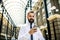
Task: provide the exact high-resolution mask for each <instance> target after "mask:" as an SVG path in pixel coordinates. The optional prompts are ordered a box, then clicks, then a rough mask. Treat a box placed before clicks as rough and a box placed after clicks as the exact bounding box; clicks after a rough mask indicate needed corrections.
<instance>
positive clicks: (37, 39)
mask: <svg viewBox="0 0 60 40" xmlns="http://www.w3.org/2000/svg"><path fill="white" fill-rule="evenodd" d="M33 26H34V23H33V24H32V27H33ZM29 31H30V23H26V24H24V25H23V26H21V28H20V31H19V35H18V40H31V35H30V34H29V33H28V32H29ZM33 40H45V39H44V37H43V35H42V33H41V31H40V30H39V28H37V32H35V33H34V34H33Z"/></svg>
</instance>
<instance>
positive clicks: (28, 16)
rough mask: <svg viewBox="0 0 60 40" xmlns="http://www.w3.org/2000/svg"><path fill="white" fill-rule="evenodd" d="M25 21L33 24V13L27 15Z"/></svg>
mask: <svg viewBox="0 0 60 40" xmlns="http://www.w3.org/2000/svg"><path fill="white" fill-rule="evenodd" d="M27 19H28V21H29V22H30V23H33V22H34V13H29V14H28V15H27Z"/></svg>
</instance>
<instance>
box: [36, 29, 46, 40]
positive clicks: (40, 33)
mask: <svg viewBox="0 0 60 40" xmlns="http://www.w3.org/2000/svg"><path fill="white" fill-rule="evenodd" d="M37 30H38V38H39V40H45V39H44V37H43V35H42V32H41V31H40V29H39V28H37Z"/></svg>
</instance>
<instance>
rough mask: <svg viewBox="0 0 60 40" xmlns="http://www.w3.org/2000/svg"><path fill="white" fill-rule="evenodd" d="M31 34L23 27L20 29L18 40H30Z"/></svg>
mask: <svg viewBox="0 0 60 40" xmlns="http://www.w3.org/2000/svg"><path fill="white" fill-rule="evenodd" d="M29 36H30V34H29V33H28V32H26V31H25V28H24V27H22V28H21V29H20V31H19V35H18V40H28V39H29Z"/></svg>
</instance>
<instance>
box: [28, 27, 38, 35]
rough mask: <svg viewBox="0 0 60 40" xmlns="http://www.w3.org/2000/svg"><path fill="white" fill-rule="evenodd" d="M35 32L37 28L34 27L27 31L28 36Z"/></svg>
mask: <svg viewBox="0 0 60 40" xmlns="http://www.w3.org/2000/svg"><path fill="white" fill-rule="evenodd" d="M35 32H37V28H36V27H34V28H32V29H31V30H30V31H29V34H30V35H32V34H33V33H35Z"/></svg>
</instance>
